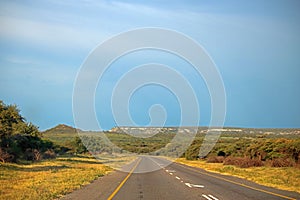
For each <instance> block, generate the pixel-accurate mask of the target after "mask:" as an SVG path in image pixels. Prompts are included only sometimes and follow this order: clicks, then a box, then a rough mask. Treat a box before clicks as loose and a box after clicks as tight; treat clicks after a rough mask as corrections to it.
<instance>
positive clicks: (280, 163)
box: [270, 158, 296, 167]
mask: <svg viewBox="0 0 300 200" xmlns="http://www.w3.org/2000/svg"><path fill="white" fill-rule="evenodd" d="M270 163H271V167H294V166H295V165H296V163H295V161H293V160H292V159H288V158H276V159H273V160H271V161H270Z"/></svg>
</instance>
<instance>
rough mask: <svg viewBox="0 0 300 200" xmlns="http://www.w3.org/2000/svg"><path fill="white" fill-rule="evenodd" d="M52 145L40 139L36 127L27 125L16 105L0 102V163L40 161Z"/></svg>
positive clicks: (30, 124)
mask: <svg viewBox="0 0 300 200" xmlns="http://www.w3.org/2000/svg"><path fill="white" fill-rule="evenodd" d="M52 148H53V144H52V143H51V142H49V141H44V140H42V139H41V138H40V133H39V130H38V127H36V126H35V125H33V124H32V123H27V122H26V121H25V119H24V118H23V117H22V116H21V114H20V110H19V109H18V108H17V106H16V105H5V104H4V103H3V101H0V161H2V162H7V161H9V162H17V161H18V160H20V159H21V160H32V161H34V160H40V159H42V158H43V154H44V153H45V152H46V151H47V152H49V151H50V149H52Z"/></svg>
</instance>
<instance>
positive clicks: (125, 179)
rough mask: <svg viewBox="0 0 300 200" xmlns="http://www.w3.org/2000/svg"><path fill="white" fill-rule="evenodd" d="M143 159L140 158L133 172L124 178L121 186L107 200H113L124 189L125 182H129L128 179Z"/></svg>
mask: <svg viewBox="0 0 300 200" xmlns="http://www.w3.org/2000/svg"><path fill="white" fill-rule="evenodd" d="M141 160H142V159H141V158H139V160H138V161H137V162H136V164H135V165H134V166H133V168H132V169H131V171H130V172H129V173H128V175H127V176H126V177H125V178H124V180H123V181H122V182H121V183H120V185H119V186H118V187H117V188H116V189H115V190H114V191H113V193H111V195H110V196H109V197H108V198H107V200H111V199H112V198H113V197H114V196H115V195H116V194H117V193H118V192H119V190H120V189H121V188H122V186H123V185H124V184H125V182H126V181H127V179H128V178H129V177H130V176H131V174H132V173H133V171H134V170H135V169H136V167H137V166H138V164H139V163H140V162H141Z"/></svg>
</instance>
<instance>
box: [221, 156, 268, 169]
mask: <svg viewBox="0 0 300 200" xmlns="http://www.w3.org/2000/svg"><path fill="white" fill-rule="evenodd" d="M223 164H224V165H235V166H238V167H241V168H247V167H260V166H263V162H262V161H261V160H258V159H250V158H248V157H244V158H241V157H227V158H226V159H225V160H224V162H223Z"/></svg>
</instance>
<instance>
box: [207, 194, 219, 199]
mask: <svg viewBox="0 0 300 200" xmlns="http://www.w3.org/2000/svg"><path fill="white" fill-rule="evenodd" d="M208 196H209V197H210V198H212V199H213V200H219V199H217V198H216V197H214V196H213V195H211V194H209V195H208Z"/></svg>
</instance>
